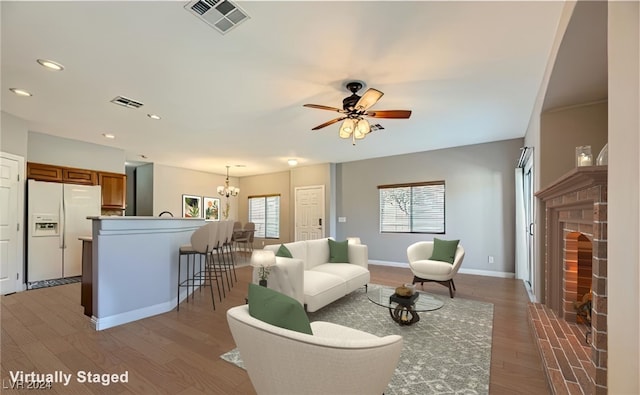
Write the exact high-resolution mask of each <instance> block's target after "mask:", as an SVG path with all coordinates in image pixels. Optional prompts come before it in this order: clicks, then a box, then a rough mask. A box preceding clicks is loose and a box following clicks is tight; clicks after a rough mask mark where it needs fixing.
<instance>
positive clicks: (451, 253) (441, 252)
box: [429, 237, 460, 263]
mask: <svg viewBox="0 0 640 395" xmlns="http://www.w3.org/2000/svg"><path fill="white" fill-rule="evenodd" d="M459 242H460V240H440V239H437V238H435V237H434V238H433V253H432V254H431V258H429V259H431V260H432V261H442V262H449V263H453V258H454V257H455V256H456V249H457V248H458V243H459Z"/></svg>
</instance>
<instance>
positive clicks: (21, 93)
mask: <svg viewBox="0 0 640 395" xmlns="http://www.w3.org/2000/svg"><path fill="white" fill-rule="evenodd" d="M9 90H10V91H11V92H13V93H15V94H16V95H18V96H33V95H32V94H31V93H29V92H27V91H25V90H24V89H20V88H9Z"/></svg>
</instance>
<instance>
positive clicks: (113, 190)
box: [98, 172, 127, 210]
mask: <svg viewBox="0 0 640 395" xmlns="http://www.w3.org/2000/svg"><path fill="white" fill-rule="evenodd" d="M98 184H99V185H100V187H101V188H102V208H105V209H122V210H124V209H125V207H126V196H127V176H126V175H124V174H118V173H103V172H99V173H98Z"/></svg>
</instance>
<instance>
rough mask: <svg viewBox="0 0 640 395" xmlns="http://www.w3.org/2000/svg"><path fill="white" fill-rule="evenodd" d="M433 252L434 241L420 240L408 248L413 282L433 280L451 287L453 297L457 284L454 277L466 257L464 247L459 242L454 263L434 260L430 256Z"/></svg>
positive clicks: (450, 293) (450, 292)
mask: <svg viewBox="0 0 640 395" xmlns="http://www.w3.org/2000/svg"><path fill="white" fill-rule="evenodd" d="M432 254H433V241H419V242H417V243H413V244H411V245H410V246H409V247H408V248H407V258H409V268H410V269H411V272H412V273H413V283H414V284H415V283H420V284H422V285H424V283H425V282H428V281H433V282H437V283H440V284H442V285H444V286H445V287H447V288H449V296H451V297H452V298H453V294H454V291H455V290H456V285H455V284H454V282H453V277H454V276H455V275H456V273H458V269H460V265H461V264H462V260H463V259H464V248H463V247H462V245H460V244H458V247H457V249H456V253H455V256H454V259H453V264H451V263H449V262H441V261H432V260H430V259H429V258H430V257H431V255H432Z"/></svg>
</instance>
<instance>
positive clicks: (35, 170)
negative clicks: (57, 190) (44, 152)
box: [27, 162, 62, 182]
mask: <svg viewBox="0 0 640 395" xmlns="http://www.w3.org/2000/svg"><path fill="white" fill-rule="evenodd" d="M27 178H29V179H33V180H37V181H51V182H62V167H60V166H52V165H45V164H42V163H32V162H27Z"/></svg>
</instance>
